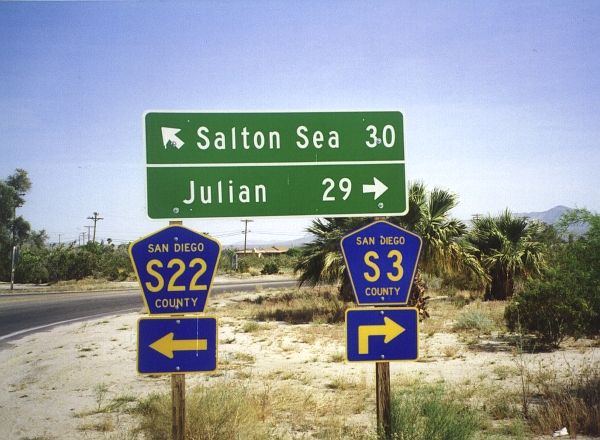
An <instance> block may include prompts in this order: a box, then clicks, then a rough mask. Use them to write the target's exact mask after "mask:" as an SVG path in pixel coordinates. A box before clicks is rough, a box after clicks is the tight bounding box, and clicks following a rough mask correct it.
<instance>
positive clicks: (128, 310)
mask: <svg viewBox="0 0 600 440" xmlns="http://www.w3.org/2000/svg"><path fill="white" fill-rule="evenodd" d="M136 310H140V307H135V308H132V309H125V310H115V311H114V312H105V313H97V314H95V315H88V316H81V317H79V318H73V319H66V320H64V321H57V322H52V323H50V324H44V325H38V326H37V327H30V328H26V329H23V330H19V331H16V332H13V333H9V334H8V335H4V336H0V341H4V340H6V339H11V338H14V337H15V336H19V335H22V334H24V333H32V332H35V331H38V330H43V329H45V328H48V327H55V326H58V325H63V324H69V323H71V322H77V321H87V320H89V319H94V318H101V317H103V316H109V315H118V314H119V313H129V312H133V311H136Z"/></svg>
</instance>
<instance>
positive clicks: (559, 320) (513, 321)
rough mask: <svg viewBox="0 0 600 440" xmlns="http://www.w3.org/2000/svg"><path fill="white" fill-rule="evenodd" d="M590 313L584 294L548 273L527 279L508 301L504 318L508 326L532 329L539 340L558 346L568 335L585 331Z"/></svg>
mask: <svg viewBox="0 0 600 440" xmlns="http://www.w3.org/2000/svg"><path fill="white" fill-rule="evenodd" d="M592 314H593V311H592V310H591V309H590V307H588V304H587V302H586V301H585V298H582V297H581V296H578V295H577V294H576V293H574V292H572V291H571V290H570V289H569V288H568V287H567V286H565V285H564V283H563V282H561V280H560V278H557V277H556V276H555V275H549V276H547V277H545V278H544V279H540V280H531V281H529V282H527V283H526V284H525V286H524V288H523V291H522V292H520V293H518V294H517V295H515V296H514V297H513V299H512V301H511V302H510V303H509V304H508V305H507V307H506V310H505V312H504V318H505V320H506V324H507V326H508V328H509V330H511V331H518V332H527V333H533V334H535V335H536V336H537V337H538V338H539V341H540V342H541V343H542V344H544V345H548V346H551V347H558V345H559V344H560V343H561V342H562V341H563V340H564V339H565V338H566V337H568V336H571V337H575V338H578V337H581V336H583V335H585V334H586V333H587V331H586V329H587V327H588V326H589V323H590V322H591V320H592Z"/></svg>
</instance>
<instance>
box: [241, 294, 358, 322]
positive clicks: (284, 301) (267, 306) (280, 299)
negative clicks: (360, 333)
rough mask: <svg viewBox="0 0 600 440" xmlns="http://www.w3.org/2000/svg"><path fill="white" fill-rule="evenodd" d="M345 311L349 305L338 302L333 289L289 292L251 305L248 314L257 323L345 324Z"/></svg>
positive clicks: (254, 301)
mask: <svg viewBox="0 0 600 440" xmlns="http://www.w3.org/2000/svg"><path fill="white" fill-rule="evenodd" d="M347 307H348V304H346V303H344V302H343V301H341V300H340V299H339V298H338V296H337V293H336V292H335V289H332V290H323V289H288V290H285V291H283V292H281V293H279V294H276V295H275V294H273V295H268V296H266V295H265V296H263V295H261V296H259V297H258V298H256V299H254V300H252V301H250V310H249V311H250V315H251V316H252V317H253V319H256V320H258V321H284V322H287V323H290V324H306V323H311V322H314V323H338V322H343V321H344V312H345V310H346V308H347Z"/></svg>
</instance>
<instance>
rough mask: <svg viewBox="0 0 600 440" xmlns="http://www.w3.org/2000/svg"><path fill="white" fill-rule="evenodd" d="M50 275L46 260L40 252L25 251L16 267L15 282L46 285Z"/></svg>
mask: <svg viewBox="0 0 600 440" xmlns="http://www.w3.org/2000/svg"><path fill="white" fill-rule="evenodd" d="M48 279H49V274H48V269H46V265H45V258H44V255H43V253H42V252H41V251H40V250H29V249H24V250H23V252H21V254H20V256H19V260H18V264H17V265H16V267H15V280H16V281H17V282H18V283H36V284H41V283H46V282H48Z"/></svg>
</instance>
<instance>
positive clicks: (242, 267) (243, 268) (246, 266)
mask: <svg viewBox="0 0 600 440" xmlns="http://www.w3.org/2000/svg"><path fill="white" fill-rule="evenodd" d="M237 270H238V272H240V273H248V271H249V270H250V263H249V262H248V260H246V259H243V260H242V259H240V260H238V268H237Z"/></svg>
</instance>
